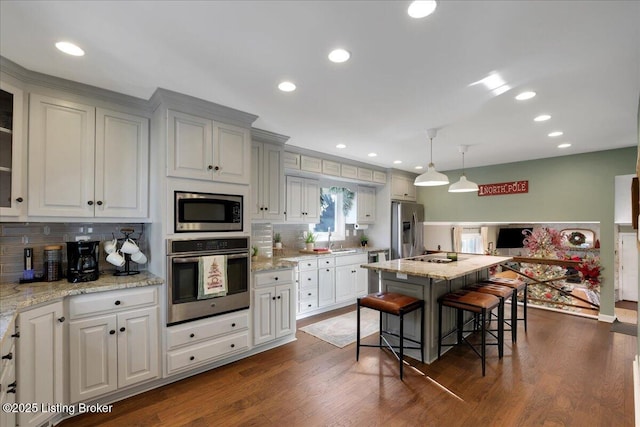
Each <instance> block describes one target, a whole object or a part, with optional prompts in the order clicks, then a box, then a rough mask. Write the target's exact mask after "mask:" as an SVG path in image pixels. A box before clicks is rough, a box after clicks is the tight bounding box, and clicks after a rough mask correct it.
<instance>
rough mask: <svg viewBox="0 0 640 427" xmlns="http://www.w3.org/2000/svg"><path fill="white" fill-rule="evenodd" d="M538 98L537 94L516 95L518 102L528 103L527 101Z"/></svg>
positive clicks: (524, 93) (523, 93)
mask: <svg viewBox="0 0 640 427" xmlns="http://www.w3.org/2000/svg"><path fill="white" fill-rule="evenodd" d="M534 96H536V93H535V92H522V93H519V94H518V95H516V99H517V100H518V101H526V100H527V99H531V98H533V97H534Z"/></svg>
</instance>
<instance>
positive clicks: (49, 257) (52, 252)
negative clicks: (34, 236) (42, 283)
mask: <svg viewBox="0 0 640 427" xmlns="http://www.w3.org/2000/svg"><path fill="white" fill-rule="evenodd" d="M61 271H62V246H59V245H52V246H45V247H44V278H45V280H46V281H47V282H54V281H56V280H60V272H61Z"/></svg>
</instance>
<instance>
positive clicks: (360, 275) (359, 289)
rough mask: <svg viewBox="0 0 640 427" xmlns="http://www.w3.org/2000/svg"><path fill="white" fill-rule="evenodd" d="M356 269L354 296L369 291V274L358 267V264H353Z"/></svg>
mask: <svg viewBox="0 0 640 427" xmlns="http://www.w3.org/2000/svg"><path fill="white" fill-rule="evenodd" d="M353 268H354V270H356V297H361V296H364V295H367V294H368V293H369V276H368V274H367V270H365V269H364V268H360V265H354V266H353Z"/></svg>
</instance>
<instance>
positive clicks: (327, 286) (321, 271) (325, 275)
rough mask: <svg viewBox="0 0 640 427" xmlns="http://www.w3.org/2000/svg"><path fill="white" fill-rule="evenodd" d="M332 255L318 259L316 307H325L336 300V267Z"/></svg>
mask: <svg viewBox="0 0 640 427" xmlns="http://www.w3.org/2000/svg"><path fill="white" fill-rule="evenodd" d="M334 266H335V258H334V257H322V258H321V259H319V260H318V307H326V306H329V305H331V304H335V302H336V269H335V267H334Z"/></svg>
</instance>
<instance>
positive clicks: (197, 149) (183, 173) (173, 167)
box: [167, 110, 214, 180]
mask: <svg viewBox="0 0 640 427" xmlns="http://www.w3.org/2000/svg"><path fill="white" fill-rule="evenodd" d="M213 166H214V165H213V122H212V121H211V120H208V119H205V118H202V117H197V116H193V115H191V114H185V113H180V112H177V111H172V110H169V112H168V118H167V175H168V176H176V177H182V178H193V179H206V180H211V179H212V178H213Z"/></svg>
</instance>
